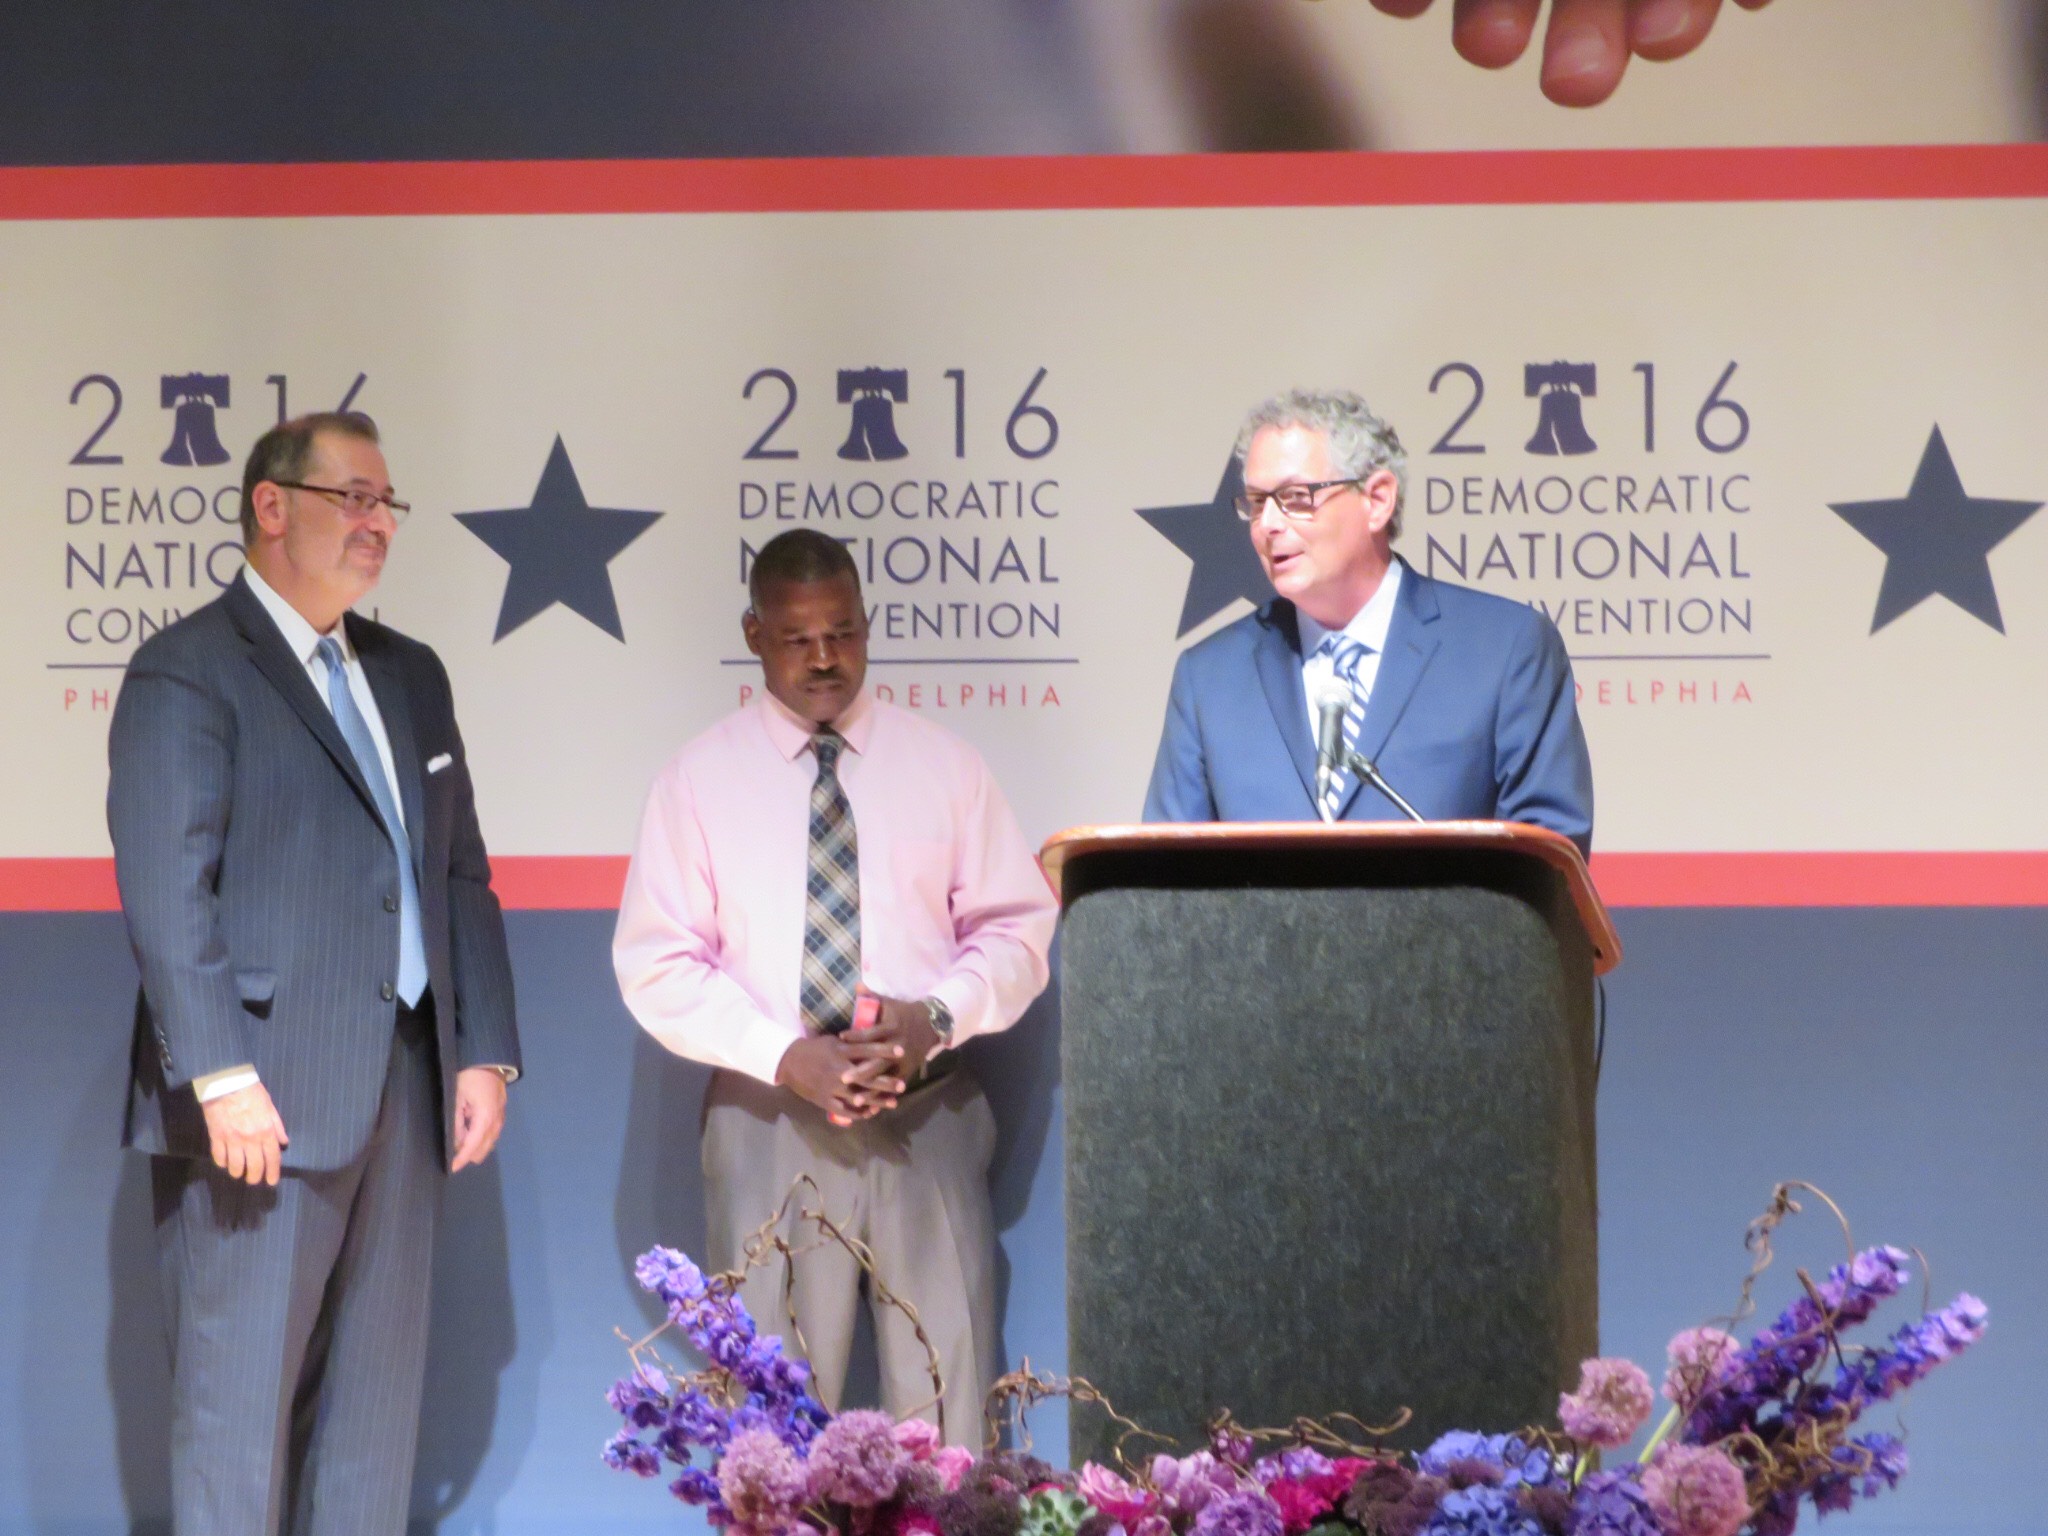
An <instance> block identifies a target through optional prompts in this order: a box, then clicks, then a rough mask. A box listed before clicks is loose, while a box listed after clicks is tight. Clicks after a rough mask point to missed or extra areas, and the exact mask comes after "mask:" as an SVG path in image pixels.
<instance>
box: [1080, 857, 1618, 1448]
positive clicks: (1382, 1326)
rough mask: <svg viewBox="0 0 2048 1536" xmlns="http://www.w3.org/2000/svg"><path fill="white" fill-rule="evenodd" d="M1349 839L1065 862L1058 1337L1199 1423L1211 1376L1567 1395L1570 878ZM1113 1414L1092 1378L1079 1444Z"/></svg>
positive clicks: (1575, 1092)
mask: <svg viewBox="0 0 2048 1536" xmlns="http://www.w3.org/2000/svg"><path fill="white" fill-rule="evenodd" d="M1360 864H1361V861H1360V860H1358V858H1357V857H1356V856H1355V855H1353V856H1352V857H1351V858H1349V859H1348V860H1344V861H1342V862H1341V863H1339V862H1335V861H1332V860H1331V859H1329V858H1328V857H1326V856H1323V855H1320V854H1318V855H1314V856H1306V857H1304V856H1300V855H1288V854H1270V853H1268V854H1248V853H1243V852H1235V853H1220V854H1218V853H1192V852H1176V853H1174V854H1171V855H1168V856H1166V857H1161V856H1159V855H1156V854H1109V853H1103V854H1097V855H1092V856H1090V857H1088V858H1086V859H1085V860H1080V861H1076V862H1075V863H1074V864H1070V865H1069V867H1068V873H1067V894H1068V909H1067V915H1066V919H1065V928H1064V933H1063V938H1062V955H1063V966H1062V976H1063V979H1062V1020H1063V1025H1062V1028H1063V1036H1064V1047H1063V1049H1064V1053H1065V1059H1064V1067H1063V1078H1064V1084H1065V1098H1066V1139H1067V1162H1066V1179H1067V1197H1066V1198H1067V1245H1068V1248H1067V1251H1068V1257H1067V1273H1068V1302H1067V1306H1068V1318H1069V1323H1068V1328H1069V1348H1068V1353H1069V1364H1070V1368H1071V1370H1072V1372H1073V1373H1074V1374H1075V1375H1077V1376H1083V1377H1086V1378H1087V1379H1088V1380H1089V1381H1091V1382H1093V1383H1094V1384H1095V1385H1096V1386H1097V1387H1099V1388H1101V1389H1102V1390H1103V1391H1104V1392H1105V1393H1106V1394H1107V1395H1108V1396H1109V1398H1110V1399H1111V1401H1112V1402H1113V1403H1114V1404H1115V1405H1116V1407H1117V1409H1118V1410H1119V1411H1120V1412H1122V1413H1123V1414H1125V1415H1126V1416H1128V1417H1130V1418H1132V1419H1135V1420H1136V1421H1137V1422H1138V1423H1140V1424H1142V1425H1144V1426H1145V1427H1146V1428H1148V1429H1152V1430H1157V1431H1160V1432H1162V1433H1165V1434H1169V1435H1172V1436H1174V1437H1176V1438H1177V1439H1179V1440H1180V1441H1181V1442H1182V1444H1183V1447H1184V1448H1192V1447H1193V1446H1194V1445H1195V1444H1197V1443H1199V1442H1200V1439H1201V1436H1202V1429H1203V1425H1204V1423H1205V1421H1206V1420H1207V1418H1208V1416H1209V1415H1210V1414H1211V1413H1212V1412H1214V1411H1215V1410H1217V1409H1219V1408H1225V1407H1227V1408H1229V1409H1231V1410H1232V1411H1233V1412H1234V1413H1235V1414H1236V1415H1237V1417H1238V1418H1239V1419H1240V1421H1242V1422H1243V1423H1246V1424H1249V1425H1253V1426H1279V1425H1285V1424H1287V1423H1288V1422H1289V1421H1291V1420H1292V1419H1293V1418H1294V1417H1295V1416H1297V1415H1301V1414H1307V1415H1310V1416H1313V1417H1319V1418H1320V1417H1324V1416H1327V1415H1329V1414H1333V1413H1339V1412H1344V1413H1352V1414H1356V1415H1358V1416H1359V1417H1360V1418H1362V1419H1364V1420H1366V1421H1367V1422H1369V1423H1387V1422H1390V1421H1391V1420H1392V1419H1393V1418H1394V1417H1395V1415H1396V1414H1397V1412H1398V1411H1399V1410H1400V1409H1401V1408H1403V1407H1406V1408H1408V1409H1410V1410H1412V1411H1413V1414H1414V1420H1413V1422H1412V1424H1411V1425H1410V1427H1409V1428H1408V1429H1407V1430H1406V1431H1404V1432H1403V1433H1401V1434H1399V1435H1397V1436H1396V1437H1394V1438H1395V1441H1396V1443H1403V1444H1415V1443H1420V1442H1426V1441H1427V1440H1428V1439H1429V1438H1431V1437H1433V1436H1434V1435H1436V1434H1437V1433H1439V1432H1441V1431H1442V1430H1444V1429H1447V1428H1454V1427H1466V1428H1474V1429H1489V1430H1498V1429H1506V1428H1512V1427H1516V1426H1519V1425H1523V1424H1533V1423H1542V1422H1554V1417H1555V1413H1556V1406H1557V1394H1558V1392H1559V1391H1560V1390H1563V1389H1567V1388H1569V1387H1570V1386H1571V1385H1572V1383H1573V1382H1574V1381H1575V1379H1576V1375H1577V1365H1578V1361H1579V1360H1580V1359H1581V1358H1582V1357H1584V1356H1585V1355H1588V1354H1592V1353H1595V1352H1596V1349H1597V1344H1598V1317H1597V1275H1596V1268H1597V1261H1596V1253H1595V1237H1594V1146H1593V1059H1592V1028H1591V996H1592V981H1591V970H1590V958H1589V954H1588V951H1587V946H1586V941H1585V939H1584V936H1583V933H1582V932H1581V930H1580V929H1579V928H1578V925H1577V922H1576V920H1575V918H1574V916H1573V914H1572V912H1571V908H1570V906H1569V903H1568V901H1567V899H1566V896H1565V893H1564V889H1563V885H1562V881H1561V880H1560V879H1559V878H1558V877H1557V876H1555V875H1554V874H1552V873H1551V872H1550V871H1548V870H1547V869H1545V868H1543V867H1542V866H1541V865H1539V864H1537V863H1536V862H1535V861H1533V860H1528V859H1526V858H1520V857H1504V856H1502V855H1499V854H1494V853H1463V852H1456V851H1448V852H1447V851H1427V850H1425V851H1418V852H1415V853H1412V854H1410V853H1395V854H1391V855H1379V854H1376V855H1375V856H1374V857H1373V858H1372V859H1371V860H1370V861H1367V862H1366V864H1365V868H1364V869H1363V870H1361V868H1360ZM1221 879H1228V880H1230V881H1233V882H1234V883H1231V884H1222V883H1211V882H1217V881H1219V880H1221ZM1361 879H1363V880H1365V881H1367V882H1370V883H1368V884H1364V885H1361V884H1359V883H1358V882H1359V881H1360V880H1361ZM1109 1430H1110V1427H1109V1425H1108V1423H1107V1421H1106V1419H1104V1418H1103V1417H1102V1416H1101V1415H1100V1414H1099V1413H1098V1412H1095V1411H1093V1410H1089V1409H1085V1408H1076V1409H1075V1411H1074V1425H1073V1437H1074V1438H1073V1446H1074V1454H1075V1455H1076V1456H1077V1457H1079V1456H1081V1455H1084V1454H1085V1455H1093V1456H1095V1457H1097V1458H1101V1457H1103V1456H1105V1455H1107V1453H1108V1448H1109V1443H1110V1433H1109ZM1141 1448H1142V1447H1141Z"/></svg>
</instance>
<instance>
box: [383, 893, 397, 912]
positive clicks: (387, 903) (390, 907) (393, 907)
mask: <svg viewBox="0 0 2048 1536" xmlns="http://www.w3.org/2000/svg"><path fill="white" fill-rule="evenodd" d="M384 910H385V911H386V912H396V911H397V910H398V898H397V897H396V896H386V897H385V898H384Z"/></svg>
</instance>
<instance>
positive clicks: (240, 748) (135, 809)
mask: <svg viewBox="0 0 2048 1536" xmlns="http://www.w3.org/2000/svg"><path fill="white" fill-rule="evenodd" d="M346 622H347V624H348V634H349V639H350V641H351V642H352V643H353V645H354V646H355V649H356V654H357V655H358V656H359V657H360V658H361V660H362V665H363V670H364V672H365V674H366V675H367V676H368V678H369V682H370V688H371V691H372V692H373V693H374V694H375V695H376V699H377V708H378V711H379V712H380V713H381V714H382V715H383V717H384V727H385V731H386V734H387V735H388V736H389V737H390V741H391V755H392V759H393V762H394V765H395V767H396V770H397V778H398V785H399V793H400V796H401V797H402V799H401V804H402V806H403V809H404V814H405V821H406V827H407V831H408V833H409V840H410V843H411V848H412V858H413V861H414V867H415V869H416V870H417V872H418V877H419V890H420V907H421V914H420V915H421V921H422V923H423V926H424V928H425V933H426V951H427V973H428V978H429V982H430V984H431V986H432V988H433V995H434V999H435V1003H436V1014H437V1019H438V1029H439V1041H438V1046H439V1055H440V1063H441V1097H442V1115H443V1129H444V1134H445V1132H446V1130H447V1128H448V1125H449V1123H450V1119H451V1117H452V1113H453V1101H454V1090H455V1074H456V1072H457V1070H458V1069H459V1068H461V1067H464V1066H472V1065H478V1064H485V1063H495V1064H502V1065H506V1066H513V1067H516V1066H518V1065H519V1040H518V1033H517V1030H516V1027H515V1025H514V1022H513V1004H512V969H511V963H510V960H509V958H508V957H507V954H506V949H505V928H504V919H503V917H502V915H501V914H500V912H499V909H498V901H497V898H496V897H495V896H493V895H492V894H491V886H490V866H489V863H488V862H487V860H486V856H485V853H484V843H483V836H482V834H481V832H480V831H479V830H478V827H477V820H476V806H475V800H474V796H473V794H472V791H471V787H470V778H469V767H468V763H467V761H466V760H465V759H464V756H463V750H462V737H461V735H460V734H459V733H458V732H457V730H456V726H455V706H454V700H453V698H452V696H451V694H450V692H449V687H448V674H447V672H446V671H445V670H444V669H443V668H442V666H441V663H440V660H439V658H438V657H436V656H435V655H434V653H433V652H432V651H431V650H429V649H428V648H427V647H426V646H424V645H421V644H419V643H418V642H417V641H414V640H408V639H406V638H405V637H404V636H403V635H400V634H398V633H397V632H395V631H393V630H390V629H387V628H385V627H384V626H383V625H381V624H377V623H374V622H372V621H370V620H368V619H362V618H358V617H357V616H356V615H354V614H350V615H349V616H348V618H347V620H346ZM108 755H109V760H110V767H111V774H110V777H109V780H108V786H107V823H108V826H109V828H110V829H111V831H112V833H113V839H114V867H115V873H116V876H117V878H118V880H119V883H120V889H121V907H122V911H123V913H124V914H125V915H126V917H127V921H128V935H129V940H130V942H131V943H132V944H133V946H134V949H135V956H136V960H137V961H138V963H139V964H140V966H141V968H142V992H141V997H140V999H139V1000H138V1002H137V1007H136V1028H135V1046H134V1056H133V1062H132V1079H131V1086H130V1092H129V1098H128V1122H127V1130H126V1135H125V1138H124V1140H125V1142H126V1144H127V1145H129V1146H132V1147H135V1148H138V1149H140V1150H143V1151H148V1152H168V1153H172V1154H180V1155H185V1156H193V1157H204V1156H206V1155H207V1140H206V1132H205V1125H204V1121H203V1119H202V1117H201V1116H200V1113H199V1107H198V1102H197V1100H196V1099H195V1097H194V1095H193V1093H192V1088H191V1082H192V1079H193V1078H195V1077H201V1076H204V1075H206V1074H207V1073H209V1072H217V1071H220V1070H221V1069H223V1068H226V1067H231V1066H234V1065H236V1064H237V1063H240V1062H251V1063H253V1064H254V1065H255V1067H256V1070H257V1071H258V1072H259V1073H260V1074H261V1075H262V1078H263V1082H264V1084H265V1086H266V1087H267V1088H268V1089H269V1091H270V1095H271V1098H272V1099H273V1100H274V1101H275V1103H276V1104H277V1109H278V1113H279V1115H280V1116H281V1117H282V1118H283V1120H284V1125H285V1130H286V1131H287V1132H288V1133H289V1135H290V1137H291V1145H290V1146H289V1147H287V1148H286V1149H285V1155H284V1161H285V1165H286V1166H287V1167H292V1168H304V1169H326V1168H335V1167H339V1166H341V1165H343V1164H345V1163H348V1162H350V1161H352V1160H353V1159H354V1158H355V1157H356V1156H357V1155H358V1154H359V1153H360V1152H361V1150H362V1148H363V1146H364V1144H365V1142H366V1141H367V1140H368V1137H369V1134H370V1129H371V1126H372V1125H373V1123H374V1122H375V1120H376V1116H377V1106H378V1102H379V1098H380V1096H381V1093H382V1090H383V1086H384V1076H385V1072H386V1069H387V1066H388V1064H389V1060H390V1053H391V1032H392V1028H393V1021H394V1017H395V1011H396V1008H397V1004H396V1002H395V1001H394V999H393V994H392V990H391V987H392V984H393V982H394V980H395V975H396V971H397V967H398V862H397V856H396V853H395V852H394V850H393V848H392V844H391V840H390V838H389V837H387V836H386V834H385V830H384V825H383V822H382V820H381V819H380V817H379V816H378V813H377V808H376V804H375V802H374V801H372V799H371V798H370V792H369V788H368V786H367V785H366V784H365V783H364V781H363V777H362V773H361V771H360V770H359V769H358V767H357V766H356V762H355V759H354V756H353V755H352V754H351V753H350V752H349V749H348V746H347V744H346V743H345V742H344V741H343V740H342V736H341V732H340V730H339V728H337V727H336V725H335V723H334V717H333V715H332V714H331V713H330V712H329V710H328V707H327V704H326V701H325V700H323V699H322V698H321V697H320V696H319V694H318V692H317V691H315V689H314V687H313V685H312V683H311V682H310V681H309V680H308V678H307V676H306V670H305V668H304V666H303V665H301V663H300V662H299V660H298V659H297V658H296V657H294V656H293V655H292V654H291V650H290V648H289V647H288V646H287V645H286V644H285V640H284V636H283V635H282V634H281V633H279V631H278V628H277V626H276V624H274V623H273V622H272V621H271V618H270V615H269V614H267V613H266V612H264V610H263V605H262V604H261V603H260V602H259V601H257V598H256V595H255V594H254V593H253V592H251V591H250V590H249V587H248V585H247V583H245V582H244V581H243V580H242V578H240V577H239V576H238V577H236V579H235V581H234V583H233V585H231V586H230V587H229V588H228V590H227V591H226V592H225V593H224V594H222V596H221V597H220V598H219V600H218V601H216V602H213V603H209V604H208V605H207V606H206V607H204V608H202V609H200V610H198V611H197V612H196V613H193V614H190V615H188V616H187V617H185V618H184V619H181V620H180V621H179V622H177V623H176V624H173V625H171V626H170V627H169V628H167V629H165V630H163V631H161V632H160V633H158V634H156V635H154V636H152V637H151V638H150V639H149V640H148V641H147V642H145V643H144V644H143V645H142V646H141V647H140V648H139V649H138V650H137V651H136V653H135V658H134V660H133V661H131V662H130V663H129V666H128V673H127V677H126V678H125V680H124V681H123V684H122V688H121V696H120V699H119V702H118V703H117V704H116V705H115V709H114V721H113V728H112V733H111V736H110V738H109V742H108ZM440 758H446V759H447V761H446V763H445V764H444V765H443V766H441V767H439V768H438V769H437V770H436V771H434V772H432V773H428V772H427V771H426V765H427V764H429V763H433V762H435V761H436V760H437V759H440Z"/></svg>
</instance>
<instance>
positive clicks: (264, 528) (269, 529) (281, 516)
mask: <svg viewBox="0 0 2048 1536" xmlns="http://www.w3.org/2000/svg"><path fill="white" fill-rule="evenodd" d="M249 504H250V506H251V507H253V508H254V509H255V512H256V531H257V533H258V534H259V535H262V534H267V535H268V536H269V537H271V538H273V539H275V538H279V537H281V536H282V535H283V533H284V528H285V521H286V519H285V510H284V487H282V486H280V485H274V484H272V483H271V482H270V481H268V480H259V481H257V482H256V488H255V489H254V490H253V491H251V492H250V493H249Z"/></svg>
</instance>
